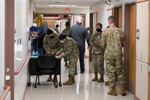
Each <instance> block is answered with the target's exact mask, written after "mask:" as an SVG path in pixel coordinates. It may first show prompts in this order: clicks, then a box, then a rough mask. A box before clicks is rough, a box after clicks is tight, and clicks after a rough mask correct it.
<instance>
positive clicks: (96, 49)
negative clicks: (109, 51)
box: [90, 23, 104, 82]
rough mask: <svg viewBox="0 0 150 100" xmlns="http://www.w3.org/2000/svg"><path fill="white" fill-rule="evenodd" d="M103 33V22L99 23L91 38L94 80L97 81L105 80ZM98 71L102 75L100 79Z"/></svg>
mask: <svg viewBox="0 0 150 100" xmlns="http://www.w3.org/2000/svg"><path fill="white" fill-rule="evenodd" d="M101 34H102V24H101V23H97V25H96V33H95V34H93V35H92V37H91V40H90V45H91V46H92V47H93V49H92V58H93V67H94V68H93V69H94V75H95V77H94V78H93V80H92V81H97V82H104V49H103V48H102V47H101V45H100V42H101ZM98 73H99V74H100V76H101V77H100V79H99V80H98Z"/></svg>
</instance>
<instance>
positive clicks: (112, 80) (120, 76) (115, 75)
mask: <svg viewBox="0 0 150 100" xmlns="http://www.w3.org/2000/svg"><path fill="white" fill-rule="evenodd" d="M106 71H107V75H108V78H109V85H110V87H113V86H115V85H116V83H117V82H118V83H119V85H122V84H124V83H125V76H124V69H123V62H122V58H121V57H119V58H114V59H106Z"/></svg>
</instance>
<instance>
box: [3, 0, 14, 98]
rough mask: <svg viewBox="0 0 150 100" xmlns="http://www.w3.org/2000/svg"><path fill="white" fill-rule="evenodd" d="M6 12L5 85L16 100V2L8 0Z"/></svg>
mask: <svg viewBox="0 0 150 100" xmlns="http://www.w3.org/2000/svg"><path fill="white" fill-rule="evenodd" d="M5 5H6V8H5V9H6V12H5V77H6V76H7V77H9V79H7V80H5V85H7V86H10V89H11V100H14V6H15V2H14V0H6V3H5Z"/></svg>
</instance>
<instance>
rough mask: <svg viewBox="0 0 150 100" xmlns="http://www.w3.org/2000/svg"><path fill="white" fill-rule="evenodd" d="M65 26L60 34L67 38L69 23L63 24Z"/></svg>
mask: <svg viewBox="0 0 150 100" xmlns="http://www.w3.org/2000/svg"><path fill="white" fill-rule="evenodd" d="M65 26H66V28H65V29H64V30H63V31H62V34H64V35H66V36H69V32H70V22H69V21H67V22H66V23H65Z"/></svg>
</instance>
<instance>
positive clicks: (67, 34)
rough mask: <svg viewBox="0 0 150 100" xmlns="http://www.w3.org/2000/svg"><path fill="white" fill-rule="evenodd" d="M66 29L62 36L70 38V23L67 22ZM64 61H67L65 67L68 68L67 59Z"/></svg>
mask: <svg viewBox="0 0 150 100" xmlns="http://www.w3.org/2000/svg"><path fill="white" fill-rule="evenodd" d="M65 25H66V28H65V29H64V30H63V31H62V34H64V35H66V36H69V32H70V22H69V21H67V22H66V23H65ZM64 61H65V66H66V67H67V57H64Z"/></svg>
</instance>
